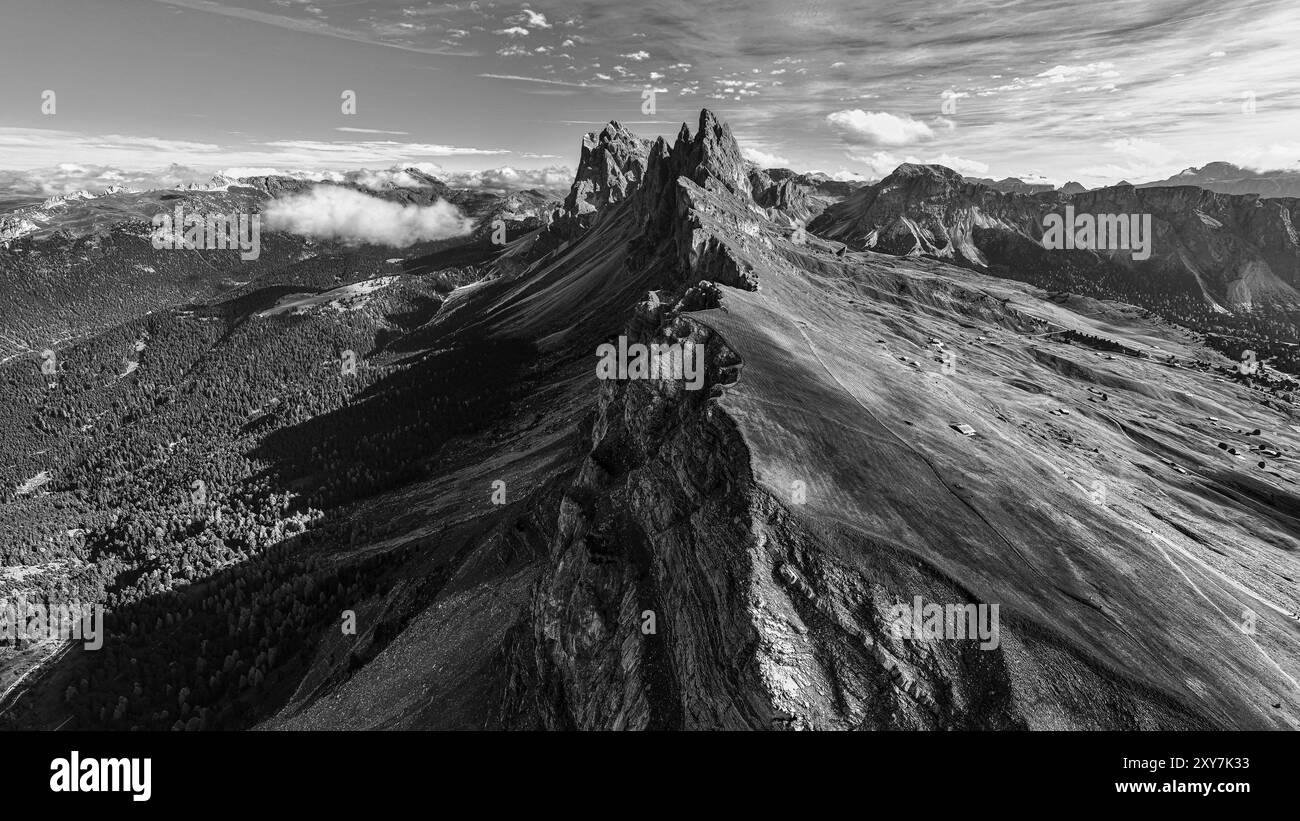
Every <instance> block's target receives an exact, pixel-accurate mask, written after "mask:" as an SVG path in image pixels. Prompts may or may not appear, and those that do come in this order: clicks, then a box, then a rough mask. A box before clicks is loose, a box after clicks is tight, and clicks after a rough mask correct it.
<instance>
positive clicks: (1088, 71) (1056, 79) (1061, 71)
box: [1036, 63, 1119, 83]
mask: <svg viewBox="0 0 1300 821" xmlns="http://www.w3.org/2000/svg"><path fill="white" fill-rule="evenodd" d="M1114 67H1115V66H1114V64H1113V63H1088V64H1087V65H1083V66H1052V67H1051V68H1049V69H1048V70H1047V71H1043V72H1039V73H1038V74H1037V75H1036V76H1038V77H1043V78H1045V79H1047V80H1048V81H1050V82H1053V83H1066V82H1072V81H1075V80H1082V79H1083V78H1085V77H1106V78H1110V77H1118V76H1119V72H1118V71H1112V70H1111V69H1113V68H1114Z"/></svg>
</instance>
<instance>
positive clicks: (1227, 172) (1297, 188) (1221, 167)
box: [1137, 162, 1300, 199]
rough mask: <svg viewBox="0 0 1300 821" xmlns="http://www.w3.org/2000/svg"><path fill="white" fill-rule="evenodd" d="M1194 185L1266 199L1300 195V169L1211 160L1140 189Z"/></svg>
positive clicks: (1223, 192)
mask: <svg viewBox="0 0 1300 821" xmlns="http://www.w3.org/2000/svg"><path fill="white" fill-rule="evenodd" d="M1173 185H1195V186H1196V187H1198V188H1204V189H1206V190H1207V191H1215V192H1217V193H1220V194H1257V195H1259V196H1260V197H1264V198H1266V199H1274V198H1278V197H1300V169H1296V170H1278V171H1252V170H1250V169H1248V168H1242V167H1240V166H1237V165H1233V164H1232V163H1230V162H1212V163H1207V164H1206V165H1203V166H1201V167H1200V168H1185V169H1183V170H1182V171H1180V172H1178V173H1177V174H1175V175H1173V176H1172V177H1170V178H1168V179H1165V180H1155V181H1153V182H1144V183H1141V184H1140V185H1138V186H1137V187H1138V188H1167V187H1169V186H1173Z"/></svg>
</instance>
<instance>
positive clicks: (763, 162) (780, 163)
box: [740, 144, 790, 168]
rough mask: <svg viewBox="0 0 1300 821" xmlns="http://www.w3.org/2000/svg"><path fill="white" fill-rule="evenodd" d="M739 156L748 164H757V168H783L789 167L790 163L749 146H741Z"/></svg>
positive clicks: (777, 155)
mask: <svg viewBox="0 0 1300 821" xmlns="http://www.w3.org/2000/svg"><path fill="white" fill-rule="evenodd" d="M740 154H741V156H743V157H744V158H745V159H747V160H749V161H750V162H752V163H755V164H757V165H758V167H759V168H785V167H788V166H789V165H790V161H789V160H788V159H786V158H785V157H782V156H781V155H779V154H769V153H768V152H766V151H763V150H762V149H760V148H754V147H753V146H749V145H744V144H742V145H741V146H740Z"/></svg>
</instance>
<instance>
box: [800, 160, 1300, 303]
mask: <svg viewBox="0 0 1300 821" xmlns="http://www.w3.org/2000/svg"><path fill="white" fill-rule="evenodd" d="M1067 205H1070V206H1072V207H1073V209H1074V211H1075V212H1077V213H1079V214H1092V215H1096V214H1151V216H1152V224H1153V231H1154V237H1153V238H1152V242H1153V251H1152V256H1151V258H1150V259H1149V260H1145V261H1138V260H1134V259H1133V258H1132V257H1131V256H1130V255H1129V254H1128V253H1127V252H1125V251H1107V250H1097V251H1090V250H1070V251H1048V250H1047V249H1045V248H1044V247H1043V245H1042V239H1043V224H1044V218H1045V217H1046V216H1047V215H1048V214H1052V213H1057V214H1060V213H1062V212H1063V211H1064V209H1065V207H1066V206H1067ZM1298 218H1300V200H1298V199H1294V198H1276V199H1267V200H1265V199H1261V198H1259V197H1257V196H1254V195H1234V194H1224V193H1216V192H1213V191H1208V190H1205V189H1201V188H1194V187H1191V186H1183V187H1154V186H1147V187H1140V188H1139V187H1135V186H1131V185H1126V184H1121V185H1115V186H1110V187H1107V188H1099V189H1094V190H1092V191H1079V192H1077V193H1073V194H1065V193H1063V192H1058V191H1044V192H1039V193H1035V194H1021V193H1003V192H1001V191H997V190H994V189H992V188H989V187H988V186H986V185H982V184H980V183H974V182H970V181H969V180H966V179H964V178H963V177H962V176H961V175H960V174H958V173H957V172H956V171H953V170H952V169H950V168H945V167H943V166H938V165H916V164H910V163H908V164H904V165H900V166H899V167H898V168H897V169H896V170H895V171H894V172H893V173H892V174H890V175H889V176H888V177H886V178H885V179H884V180H882V181H880V182H879V183H877V184H875V185H871V186H867V187H865V188H863V189H861V190H859V191H857V192H856V193H854V194H853V195H852V196H850V197H849V198H847V199H846V200H844V201H843V202H841V203H839V204H837V205H834V206H832V207H830V208H828V209H827V210H826V211H825V212H824V213H823V214H822V215H821V216H820V217H818V218H817V219H816V220H814V221H813V222H812V223H811V224H810V225H809V230H810V231H813V232H814V233H817V234H819V235H820V236H823V237H826V238H827V239H833V240H837V241H840V242H844V243H845V244H847V245H849V246H850V247H852V248H856V249H863V250H875V251H881V252H884V253H891V254H901V255H926V256H933V257H937V258H939V259H947V260H952V261H956V262H960V263H963V264H967V265H973V266H976V267H979V268H995V267H998V266H1004V267H1008V268H1010V269H1013V270H1020V271H1031V270H1039V269H1043V268H1050V267H1053V266H1058V267H1061V266H1069V267H1071V268H1073V269H1075V270H1077V271H1078V272H1079V273H1080V274H1081V275H1087V276H1090V277H1093V278H1104V277H1113V278H1118V279H1119V280H1121V281H1125V282H1128V283H1130V285H1131V287H1132V288H1134V289H1141V288H1149V287H1152V284H1153V283H1159V284H1160V285H1161V287H1167V288H1169V289H1174V290H1182V291H1190V292H1199V293H1200V294H1202V295H1203V296H1204V298H1205V299H1206V300H1208V301H1209V302H1210V303H1211V304H1214V305H1222V306H1227V307H1230V308H1251V307H1253V306H1269V307H1280V308H1285V309H1296V308H1300V241H1298V240H1297V235H1296V231H1295V228H1294V226H1295V224H1296V220H1297V219H1298ZM1089 271H1091V272H1092V273H1086V272H1089Z"/></svg>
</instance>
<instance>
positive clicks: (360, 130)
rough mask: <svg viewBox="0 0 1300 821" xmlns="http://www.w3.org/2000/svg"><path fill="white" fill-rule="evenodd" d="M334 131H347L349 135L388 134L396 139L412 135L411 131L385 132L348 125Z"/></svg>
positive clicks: (380, 129)
mask: <svg viewBox="0 0 1300 821" xmlns="http://www.w3.org/2000/svg"><path fill="white" fill-rule="evenodd" d="M334 130H335V131H346V132H348V133H349V134H388V135H391V136H394V137H404V136H406V135H407V134H410V133H411V132H409V131H385V130H383V129H382V128H351V127H349V126H346V125H341V126H339V127H338V128H336V129H334Z"/></svg>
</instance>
